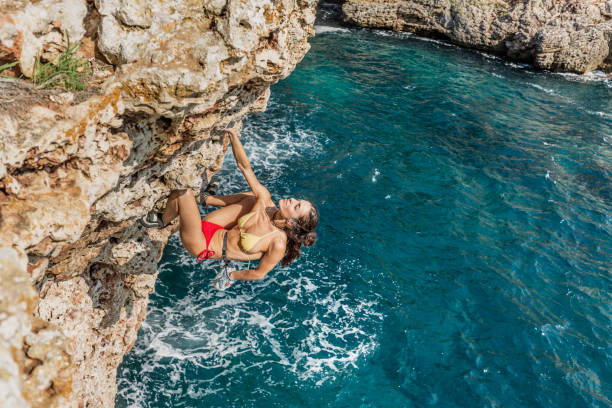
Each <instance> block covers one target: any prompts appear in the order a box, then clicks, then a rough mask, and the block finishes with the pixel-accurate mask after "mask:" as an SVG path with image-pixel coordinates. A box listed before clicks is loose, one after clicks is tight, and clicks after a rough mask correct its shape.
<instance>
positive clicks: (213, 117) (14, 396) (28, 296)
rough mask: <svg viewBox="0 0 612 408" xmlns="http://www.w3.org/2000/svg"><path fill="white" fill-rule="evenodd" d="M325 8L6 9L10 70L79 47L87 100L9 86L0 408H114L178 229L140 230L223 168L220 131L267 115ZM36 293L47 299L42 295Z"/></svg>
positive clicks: (170, 4)
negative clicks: (173, 194)
mask: <svg viewBox="0 0 612 408" xmlns="http://www.w3.org/2000/svg"><path fill="white" fill-rule="evenodd" d="M314 8H315V2H314V0H279V1H272V0H206V1H204V2H201V1H190V0H171V1H153V0H130V1H126V0H96V1H95V2H93V1H85V0H41V1H32V2H28V1H21V0H8V1H6V0H4V1H2V0H0V54H3V56H2V60H0V64H2V63H4V62H6V61H10V60H12V61H15V60H19V61H20V64H19V67H18V68H19V72H18V73H21V74H23V75H24V76H26V77H31V76H32V75H33V70H34V69H35V68H34V67H35V60H36V58H37V56H38V55H40V56H41V57H45V58H46V59H48V60H52V58H53V55H57V54H58V53H59V52H61V50H62V49H64V48H65V47H66V46H67V42H68V39H69V41H70V42H71V43H76V42H79V43H80V44H81V47H80V50H79V52H80V55H81V57H82V58H86V59H88V60H89V62H90V65H91V66H92V68H93V69H92V71H93V72H92V73H91V74H90V75H89V76H88V79H87V87H86V89H85V90H84V91H81V92H78V93H74V92H70V91H66V90H62V89H51V90H49V89H40V88H39V87H37V86H34V85H32V84H31V83H30V82H28V81H24V80H14V79H2V78H0V360H1V361H2V364H0V367H1V368H0V373H1V374H2V375H0V401H2V402H0V405H2V404H4V403H5V402H6V401H8V402H6V404H8V405H7V406H11V407H21V406H36V407H38V406H41V407H42V406H44V407H48V406H49V407H50V406H57V407H68V406H75V407H76V406H79V407H80V406H91V407H100V406H104V407H108V406H113V403H114V396H115V393H116V385H115V375H116V368H117V366H118V365H119V363H120V362H121V360H122V358H123V355H124V354H125V353H126V352H127V351H129V349H130V348H131V347H132V346H133V344H134V342H135V340H136V335H137V331H138V328H139V326H140V323H141V322H142V320H143V319H144V318H145V313H146V306H147V302H148V295H149V294H150V293H151V292H152V291H153V289H154V284H155V279H156V275H157V269H156V264H157V262H158V260H159V259H160V257H161V252H162V250H163V248H164V246H165V243H166V241H167V239H168V236H169V235H170V234H171V233H172V232H173V231H174V230H175V229H176V224H175V225H173V226H170V227H168V228H166V229H164V230H145V229H143V228H142V227H140V226H139V225H138V224H137V223H136V222H135V221H136V219H137V217H139V216H141V215H142V214H145V213H146V212H148V211H150V210H151V209H153V208H157V209H159V208H161V207H162V206H163V205H164V203H165V202H164V201H165V199H166V197H167V196H168V194H169V193H170V191H171V190H172V189H176V188H192V189H193V190H194V192H195V193H198V192H199V190H200V188H201V174H202V173H203V172H207V173H208V175H209V176H210V175H211V174H212V173H214V172H216V171H217V170H218V169H219V168H220V167H221V164H222V157H223V155H224V152H225V151H226V149H227V143H226V142H225V141H224V140H223V139H222V138H221V137H220V136H219V133H218V132H216V130H217V129H222V128H224V127H225V126H226V125H227V123H229V122H230V121H234V120H241V119H242V118H243V117H244V116H245V115H246V114H248V113H250V112H257V111H261V110H263V109H265V106H266V103H267V98H268V96H269V86H270V85H271V84H273V83H274V82H276V81H278V80H279V79H282V78H284V77H286V76H287V75H288V74H289V73H290V72H291V71H292V70H293V69H294V67H295V65H296V64H297V63H298V62H299V61H300V60H301V59H302V57H303V56H304V54H305V53H306V51H307V50H308V48H309V46H308V43H307V40H308V38H309V37H310V36H312V35H313V34H314V30H313V27H312V25H313V23H314V11H315V10H314ZM34 288H35V289H34Z"/></svg>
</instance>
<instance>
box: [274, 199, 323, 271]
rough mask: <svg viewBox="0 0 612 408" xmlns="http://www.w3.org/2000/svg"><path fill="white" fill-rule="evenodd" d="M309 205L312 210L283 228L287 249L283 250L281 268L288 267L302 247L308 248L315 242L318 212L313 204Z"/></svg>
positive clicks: (298, 254)
mask: <svg viewBox="0 0 612 408" xmlns="http://www.w3.org/2000/svg"><path fill="white" fill-rule="evenodd" d="M311 205H312V208H311V209H310V211H309V212H308V214H307V215H305V216H303V217H300V218H293V223H291V224H290V223H287V224H286V226H285V227H284V228H283V231H285V233H286V234H287V247H286V248H285V256H284V257H283V259H282V260H281V265H282V266H287V265H289V264H290V263H291V262H293V261H295V260H296V259H297V258H298V257H299V256H300V252H301V247H302V245H304V246H306V247H310V246H313V245H314V243H315V242H317V233H316V232H315V228H317V224H318V223H319V211H318V210H317V207H315V206H314V204H312V203H311ZM290 225H291V226H290Z"/></svg>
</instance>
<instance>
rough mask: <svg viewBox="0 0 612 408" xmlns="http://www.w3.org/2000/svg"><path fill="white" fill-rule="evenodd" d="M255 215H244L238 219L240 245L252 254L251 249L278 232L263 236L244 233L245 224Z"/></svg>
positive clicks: (251, 213)
mask: <svg viewBox="0 0 612 408" xmlns="http://www.w3.org/2000/svg"><path fill="white" fill-rule="evenodd" d="M253 214H255V212H254V211H253V212H250V213H247V214H244V215H243V216H242V217H240V218H238V229H239V230H240V245H241V246H242V249H244V250H245V251H246V252H250V251H251V249H252V248H253V247H254V246H255V245H257V243H258V242H259V240H260V239H264V238H265V237H267V236H268V235H271V234H273V233H275V232H276V230H274V231H270V232H268V233H267V234H264V235H262V236H259V235H255V234H249V233H248V232H242V228H243V226H244V223H245V222H247V221H248V220H249V218H251V217H252V216H253Z"/></svg>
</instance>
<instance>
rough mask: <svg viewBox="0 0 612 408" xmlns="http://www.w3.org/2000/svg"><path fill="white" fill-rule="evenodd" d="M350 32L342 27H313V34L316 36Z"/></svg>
mask: <svg viewBox="0 0 612 408" xmlns="http://www.w3.org/2000/svg"><path fill="white" fill-rule="evenodd" d="M350 32H351V30H349V29H348V28H344V27H336V26H327V25H316V26H315V33H316V34H317V35H319V34H330V33H333V34H336V33H350Z"/></svg>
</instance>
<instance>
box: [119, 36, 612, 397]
mask: <svg viewBox="0 0 612 408" xmlns="http://www.w3.org/2000/svg"><path fill="white" fill-rule="evenodd" d="M317 30H318V33H319V34H318V36H317V37H316V38H314V39H313V40H312V49H311V51H310V52H309V53H308V55H307V56H306V58H305V59H304V61H303V62H302V63H301V64H300V65H299V66H298V68H297V69H296V71H295V72H294V73H293V74H292V75H291V76H290V77H289V78H288V79H287V80H285V81H282V82H280V83H279V84H277V85H275V86H274V87H273V88H272V99H271V101H270V104H269V108H268V111H267V112H265V113H263V114H259V115H256V116H251V117H249V119H248V122H247V123H246V124H245V125H246V130H245V133H244V135H245V138H244V140H245V143H246V146H247V150H248V154H249V156H250V157H251V159H252V162H253V165H254V168H255V170H256V173H257V174H258V176H259V177H260V179H261V180H262V182H263V183H264V184H265V185H266V186H268V187H269V189H270V190H271V192H272V195H273V197H274V198H276V199H278V198H283V197H288V196H291V195H293V196H296V197H306V198H310V199H312V200H313V201H314V202H315V203H317V204H318V206H319V209H320V214H321V223H320V227H319V242H318V243H317V244H316V245H315V246H314V247H313V248H310V249H307V250H306V251H304V254H303V256H302V257H301V258H300V259H299V261H298V262H296V263H295V264H293V265H291V266H290V267H288V268H283V269H276V270H274V271H273V272H271V273H270V274H269V275H268V277H266V279H265V280H263V281H259V282H254V283H238V284H236V285H234V286H233V287H232V288H230V289H229V290H228V291H227V292H225V293H218V292H215V291H214V290H213V289H211V288H210V287H209V282H210V280H211V278H212V277H213V276H214V270H213V268H212V267H204V268H203V267H201V266H200V265H198V264H197V263H196V262H195V260H194V259H193V258H192V257H190V256H189V255H187V253H186V252H185V251H184V250H183V249H182V248H181V246H180V243H179V241H178V238H177V237H174V238H173V239H172V240H171V242H170V244H169V245H168V247H167V249H166V251H165V253H164V257H163V259H162V262H161V264H160V269H161V271H162V272H161V274H160V275H159V280H158V283H157V286H156V293H155V294H153V295H152V296H151V303H150V306H149V313H148V316H147V319H146V321H145V322H144V324H143V326H142V329H141V331H140V335H139V338H138V341H137V342H136V346H135V347H134V349H133V350H132V352H131V353H130V354H128V355H127V356H126V358H125V360H124V362H123V364H122V365H121V366H120V368H119V372H118V376H119V380H118V383H119V394H118V396H117V406H119V407H127V406H130V407H132V406H139V407H167V406H175V407H227V406H237V407H242V406H247V407H251V406H252V407H423V406H439V407H607V406H610V405H611V404H612V340H611V339H612V325H611V319H612V303H611V300H612V296H611V291H610V290H611V276H610V272H611V261H612V207H611V206H612V204H611V203H612V110H611V109H610V108H612V98H611V96H612V82H610V81H608V80H606V79H604V78H600V77H598V76H596V75H592V76H590V77H586V78H585V77H579V76H575V75H558V74H550V73H537V72H533V71H531V70H530V69H529V67H525V66H521V65H516V64H509V63H505V62H503V61H501V60H499V59H497V58H495V57H492V56H490V55H486V54H481V53H478V52H475V51H467V50H462V49H460V48H457V47H454V46H449V45H445V44H443V43H439V42H435V41H431V40H423V39H419V38H417V37H414V36H409V35H406V34H390V33H385V32H379V31H371V30H347V29H338V28H333V27H325V26H319V27H318V29H317ZM221 176H222V180H223V183H224V184H223V192H225V193H231V192H236V191H240V190H244V189H245V188H246V185H245V184H244V182H243V181H242V180H241V177H240V175H239V172H238V170H237V169H236V167H235V165H234V162H233V159H232V158H231V156H228V157H227V158H226V162H225V167H224V170H223V171H222V173H221Z"/></svg>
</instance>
